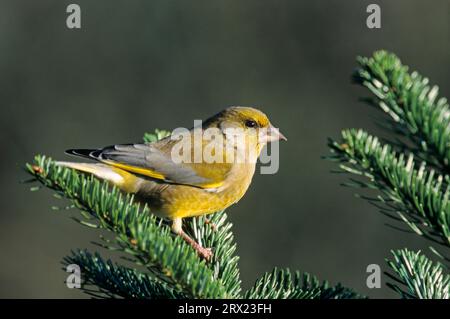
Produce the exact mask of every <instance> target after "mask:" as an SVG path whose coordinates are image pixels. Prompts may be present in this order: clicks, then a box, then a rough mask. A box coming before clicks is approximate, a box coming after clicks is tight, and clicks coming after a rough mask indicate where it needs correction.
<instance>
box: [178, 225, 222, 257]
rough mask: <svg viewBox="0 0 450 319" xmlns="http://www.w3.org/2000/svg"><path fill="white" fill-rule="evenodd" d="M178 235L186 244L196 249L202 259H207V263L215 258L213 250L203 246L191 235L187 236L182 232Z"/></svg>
mask: <svg viewBox="0 0 450 319" xmlns="http://www.w3.org/2000/svg"><path fill="white" fill-rule="evenodd" d="M178 234H179V235H180V236H181V237H182V238H183V239H184V241H185V242H187V243H188V244H189V245H191V246H192V248H194V249H195V251H196V252H197V254H198V255H199V256H200V257H201V258H203V259H205V260H206V261H210V260H211V258H212V256H213V252H212V249H211V248H205V247H203V246H201V245H200V244H199V243H197V242H196V241H195V240H194V239H192V238H191V237H189V235H188V234H186V233H185V232H184V231H181V232H179V233H178Z"/></svg>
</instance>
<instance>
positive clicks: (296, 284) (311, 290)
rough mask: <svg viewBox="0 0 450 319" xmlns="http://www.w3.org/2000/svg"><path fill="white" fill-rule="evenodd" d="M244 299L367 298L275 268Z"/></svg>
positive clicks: (339, 285)
mask: <svg viewBox="0 0 450 319" xmlns="http://www.w3.org/2000/svg"><path fill="white" fill-rule="evenodd" d="M244 298H249V299H354V298H365V297H363V296H361V295H359V294H357V293H356V292H354V291H353V290H351V289H349V288H345V287H343V286H341V284H338V285H336V286H330V284H329V283H328V282H327V281H324V282H322V283H321V282H320V281H319V280H318V279H317V278H316V277H315V276H312V275H310V274H308V273H303V274H302V273H300V272H299V271H296V272H295V273H292V272H291V271H290V270H289V269H277V268H275V269H274V270H273V271H272V272H270V273H265V274H264V276H263V277H261V278H260V279H258V280H257V281H256V283H255V285H254V286H253V287H252V288H251V289H249V290H248V291H247V292H246V293H245V296H244Z"/></svg>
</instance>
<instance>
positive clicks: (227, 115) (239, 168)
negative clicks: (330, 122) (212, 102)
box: [58, 106, 286, 259]
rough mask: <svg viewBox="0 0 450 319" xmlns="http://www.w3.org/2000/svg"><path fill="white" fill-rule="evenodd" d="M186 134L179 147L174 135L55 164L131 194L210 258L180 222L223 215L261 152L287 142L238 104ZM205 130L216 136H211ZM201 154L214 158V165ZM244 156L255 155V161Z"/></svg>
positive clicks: (266, 121) (259, 114)
mask: <svg viewBox="0 0 450 319" xmlns="http://www.w3.org/2000/svg"><path fill="white" fill-rule="evenodd" d="M186 131H187V132H189V133H190V135H189V136H190V137H189V139H188V140H187V142H188V143H186V144H180V143H182V142H186V140H184V141H181V137H180V136H178V137H174V136H173V135H172V136H168V137H166V138H163V139H161V140H159V141H156V142H153V143H147V144H122V145H113V146H108V147H105V148H100V149H72V150H68V151H66V152H67V153H69V154H72V155H77V156H81V157H86V158H90V159H93V160H96V161H97V163H75V162H58V164H59V165H63V166H66V167H70V168H73V169H76V170H79V171H82V172H85V173H90V174H93V175H94V176H96V177H98V178H100V179H102V180H106V181H108V182H110V183H111V184H113V185H115V186H117V187H118V188H120V189H121V190H122V191H124V192H126V193H132V194H135V198H136V199H137V200H139V201H141V202H144V203H146V204H147V205H148V206H149V208H150V210H151V212H152V213H154V214H156V215H157V216H160V217H163V218H168V219H170V220H172V222H173V223H172V230H173V231H174V232H175V233H176V234H178V235H180V236H182V238H183V239H184V240H185V241H186V242H188V243H189V244H190V245H192V247H193V248H194V249H195V250H196V251H197V252H198V254H199V255H200V256H201V257H203V258H205V259H209V258H210V257H211V255H212V252H211V250H210V249H209V248H204V247H202V246H200V245H199V244H198V243H197V242H195V240H193V239H192V238H190V237H189V236H188V235H187V234H186V233H185V232H184V231H183V229H182V219H183V218H185V217H193V216H200V215H204V214H210V213H214V212H217V211H221V210H223V209H225V208H227V207H229V206H230V205H232V204H234V203H236V202H237V201H239V199H241V198H242V196H244V194H245V192H246V191H247V189H248V187H249V185H250V183H251V180H252V177H253V174H254V172H255V165H256V163H255V162H256V158H257V157H258V156H259V154H260V152H261V150H262V148H263V147H264V146H265V145H266V144H267V143H268V142H272V141H278V140H280V139H283V140H286V138H285V137H284V136H283V135H282V134H281V133H280V132H279V130H278V129H276V128H275V127H274V126H272V124H271V123H270V121H269V119H268V117H267V116H266V115H265V114H264V113H263V112H261V111H260V110H258V109H256V108H251V107H240V106H234V107H229V108H226V109H225V110H223V111H221V112H219V113H218V114H216V115H214V116H212V117H210V118H209V119H207V120H206V121H204V122H203V123H202V125H201V126H199V127H194V128H192V129H191V130H189V131H188V130H186ZM207 132H214V133H215V134H216V135H215V136H214V138H211V134H207ZM236 132H240V135H239V134H238V135H239V137H241V138H236ZM213 135H214V134H213ZM184 137H185V136H184ZM180 145H181V146H183V147H184V149H183V148H182V147H180ZM208 145H209V146H208ZM211 145H213V146H214V147H212V148H211ZM219 146H220V147H219ZM208 147H209V148H208ZM186 148H187V149H186ZM180 149H181V150H184V151H185V152H184V153H183V154H182V155H186V153H190V154H188V155H192V156H187V157H183V158H184V159H186V158H187V159H190V160H184V161H183V160H181V161H180V159H179V158H176V157H177V155H178V154H181V153H180V152H179V150H180ZM175 150H176V151H175ZM205 150H208V152H209V153H207V152H206V153H205ZM198 154H201V156H200V160H198V159H199V157H198ZM204 154H206V155H208V154H210V155H211V156H213V157H214V156H215V157H214V158H215V161H211V159H208V158H206V156H202V155H204ZM243 154H247V155H248V154H255V155H256V158H252V156H242V155H243ZM233 156H234V157H233ZM230 158H232V159H231V160H230ZM217 159H219V160H217Z"/></svg>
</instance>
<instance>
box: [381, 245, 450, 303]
mask: <svg viewBox="0 0 450 319" xmlns="http://www.w3.org/2000/svg"><path fill="white" fill-rule="evenodd" d="M392 254H393V255H394V260H392V261H391V260H387V262H388V265H389V267H390V268H391V269H392V270H393V271H394V273H395V274H396V275H397V277H398V278H395V276H392V275H390V276H391V277H393V278H394V279H396V281H397V282H400V283H401V284H402V285H403V286H402V287H400V286H399V285H397V284H395V283H388V286H389V287H391V288H392V289H394V290H395V291H396V292H398V293H399V294H400V295H401V296H402V297H403V298H406V299H411V298H415V299H416V298H417V299H450V274H448V273H447V274H445V273H444V267H443V266H442V265H441V264H440V263H438V262H437V263H433V262H432V261H431V260H430V259H428V258H427V257H426V256H424V255H423V254H421V253H420V251H418V252H413V251H409V250H407V249H402V250H397V251H392ZM403 287H406V288H403Z"/></svg>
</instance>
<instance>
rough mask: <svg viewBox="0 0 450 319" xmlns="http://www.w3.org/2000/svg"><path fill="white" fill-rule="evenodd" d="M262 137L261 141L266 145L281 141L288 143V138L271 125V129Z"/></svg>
mask: <svg viewBox="0 0 450 319" xmlns="http://www.w3.org/2000/svg"><path fill="white" fill-rule="evenodd" d="M261 135H262V136H260V139H261V141H263V142H265V143H268V142H274V141H279V140H283V141H287V138H286V137H285V136H284V135H283V134H281V132H280V130H278V129H277V128H276V127H274V126H272V125H270V126H269V128H268V129H267V130H266V131H265V132H263V133H262V134H261Z"/></svg>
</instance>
